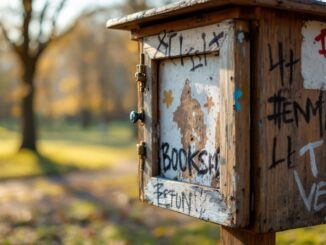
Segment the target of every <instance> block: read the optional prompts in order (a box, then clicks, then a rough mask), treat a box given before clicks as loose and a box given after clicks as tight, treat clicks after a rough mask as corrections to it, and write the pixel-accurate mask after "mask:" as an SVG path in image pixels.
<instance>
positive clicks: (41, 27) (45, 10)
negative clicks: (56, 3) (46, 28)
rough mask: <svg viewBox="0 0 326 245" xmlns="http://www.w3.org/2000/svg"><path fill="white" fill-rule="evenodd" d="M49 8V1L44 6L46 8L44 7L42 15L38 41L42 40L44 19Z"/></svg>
mask: <svg viewBox="0 0 326 245" xmlns="http://www.w3.org/2000/svg"><path fill="white" fill-rule="evenodd" d="M49 6H50V1H47V2H46V3H45V4H44V7H43V9H42V11H41V14H40V19H39V25H40V29H39V33H38V40H41V38H42V35H43V22H44V17H45V14H46V12H47V10H48V8H49Z"/></svg>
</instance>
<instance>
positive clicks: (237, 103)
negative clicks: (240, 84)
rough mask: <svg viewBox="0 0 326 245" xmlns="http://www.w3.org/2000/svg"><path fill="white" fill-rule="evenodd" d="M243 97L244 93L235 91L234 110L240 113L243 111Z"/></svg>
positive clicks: (239, 90) (238, 90)
mask: <svg viewBox="0 0 326 245" xmlns="http://www.w3.org/2000/svg"><path fill="white" fill-rule="evenodd" d="M242 96H243V92H242V90H241V89H235V91H234V93H233V99H234V102H235V103H234V110H236V111H240V110H241V104H240V101H239V100H240V98H241V97H242Z"/></svg>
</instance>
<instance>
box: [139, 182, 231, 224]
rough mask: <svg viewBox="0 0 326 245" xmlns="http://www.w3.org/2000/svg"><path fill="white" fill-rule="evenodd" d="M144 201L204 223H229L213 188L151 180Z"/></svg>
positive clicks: (218, 194) (228, 216)
mask: <svg viewBox="0 0 326 245" xmlns="http://www.w3.org/2000/svg"><path fill="white" fill-rule="evenodd" d="M145 199H146V200H147V201H148V202H149V203H151V204H153V205H156V206H159V207H163V208H167V209H170V210H173V211H177V212H180V213H183V214H187V215H190V216H192V217H196V218H199V219H203V220H206V221H212V222H215V223H218V224H223V225H230V223H231V214H230V212H229V211H228V209H227V206H226V204H225V202H224V200H223V198H222V196H221V193H220V192H219V191H218V190H216V189H213V188H208V187H201V186H198V185H192V184H186V183H180V182H177V181H171V180H165V179H161V178H151V180H150V181H149V183H148V184H147V186H146V187H145Z"/></svg>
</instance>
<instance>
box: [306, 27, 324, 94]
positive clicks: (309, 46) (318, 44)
mask: <svg viewBox="0 0 326 245" xmlns="http://www.w3.org/2000/svg"><path fill="white" fill-rule="evenodd" d="M302 35H303V41H302V47H301V59H302V60H301V72H302V77H303V79H304V88H306V89H318V90H326V23H325V22H318V21H307V22H305V24H304V25H303V28H302Z"/></svg>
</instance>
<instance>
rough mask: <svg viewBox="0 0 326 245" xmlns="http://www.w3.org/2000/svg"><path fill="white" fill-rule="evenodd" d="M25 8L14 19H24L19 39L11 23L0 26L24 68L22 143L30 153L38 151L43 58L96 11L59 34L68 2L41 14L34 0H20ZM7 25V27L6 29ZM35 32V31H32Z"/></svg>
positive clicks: (48, 7) (44, 9)
mask: <svg viewBox="0 0 326 245" xmlns="http://www.w3.org/2000/svg"><path fill="white" fill-rule="evenodd" d="M20 1H21V4H22V8H21V11H19V12H17V11H14V12H13V13H12V15H15V16H13V18H14V17H17V16H20V17H21V18H22V21H21V26H19V27H18V28H17V32H18V36H19V37H18V38H17V37H16V38H13V37H11V36H12V35H10V32H11V31H12V29H10V30H9V28H8V27H7V24H8V23H9V22H8V21H7V22H4V21H2V22H0V29H1V30H2V33H3V36H4V38H5V39H6V41H7V42H8V43H9V45H10V46H11V47H12V49H13V51H14V52H15V53H16V55H17V57H18V58H19V61H20V63H21V67H22V75H21V82H22V87H23V88H24V91H25V92H24V94H23V97H22V101H21V112H22V142H21V146H20V149H30V150H32V151H35V152H36V151H37V144H36V143H37V130H36V129H37V127H36V126H37V125H36V120H35V113H34V95H35V82H34V81H35V75H36V71H37V65H38V62H39V60H40V57H41V55H42V54H43V53H44V51H45V50H46V49H47V48H48V47H49V45H50V44H51V43H53V42H56V41H58V40H59V39H61V38H62V37H64V36H66V35H67V34H68V33H70V32H71V31H72V30H73V29H74V27H75V26H76V24H77V21H80V19H81V18H84V17H89V16H90V15H93V14H94V13H95V12H96V11H98V10H96V11H91V12H88V13H85V14H83V15H82V16H81V17H79V18H78V19H77V20H76V23H74V24H73V25H71V27H69V28H67V29H65V30H59V28H58V25H57V21H58V17H59V15H60V13H61V12H62V10H63V8H64V7H65V5H66V2H67V1H66V0H61V1H60V2H57V3H58V4H57V5H55V6H53V5H54V4H53V2H56V1H50V0H48V1H45V3H44V5H43V7H42V8H41V10H39V11H36V10H34V8H33V7H34V6H33V3H35V1H33V0H20ZM36 23H37V25H38V32H35V29H34V28H32V26H33V24H36ZM5 24H6V25H5ZM32 29H33V30H32Z"/></svg>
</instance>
